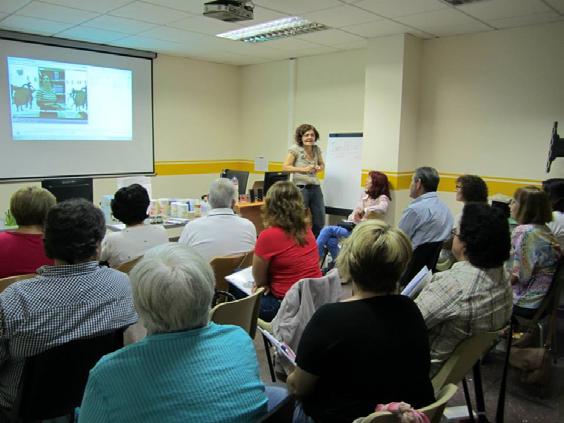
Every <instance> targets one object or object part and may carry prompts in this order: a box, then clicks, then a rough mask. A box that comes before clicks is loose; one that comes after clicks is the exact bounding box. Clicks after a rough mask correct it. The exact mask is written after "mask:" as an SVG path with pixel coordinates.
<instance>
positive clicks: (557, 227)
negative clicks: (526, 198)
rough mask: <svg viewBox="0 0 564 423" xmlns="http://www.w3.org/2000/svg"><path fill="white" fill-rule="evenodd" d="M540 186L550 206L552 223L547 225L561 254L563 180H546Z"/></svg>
mask: <svg viewBox="0 0 564 423" xmlns="http://www.w3.org/2000/svg"><path fill="white" fill-rule="evenodd" d="M542 186H543V189H544V191H545V192H546V193H547V194H548V196H549V197H550V203H551V204H552V221H551V222H548V223H547V225H548V227H549V228H550V230H551V231H552V233H553V234H554V236H556V239H557V240H558V243H559V244H560V251H561V252H562V251H564V179H562V178H555V179H548V180H546V181H544V182H543V183H542Z"/></svg>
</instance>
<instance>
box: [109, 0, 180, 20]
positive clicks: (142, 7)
mask: <svg viewBox="0 0 564 423" xmlns="http://www.w3.org/2000/svg"><path fill="white" fill-rule="evenodd" d="M109 14H110V15H113V16H121V17H123V18H131V19H136V20H139V21H145V22H151V23H156V24H161V25H164V24H168V23H171V22H175V21H179V20H181V19H186V18H187V17H189V16H190V15H189V14H188V13H185V12H181V11H178V10H173V9H169V8H168V7H160V6H155V5H154V4H149V3H143V2H140V1H137V2H135V3H131V4H128V5H127V6H123V7H120V8H119V9H115V10H112V11H111V12H110V13H109Z"/></svg>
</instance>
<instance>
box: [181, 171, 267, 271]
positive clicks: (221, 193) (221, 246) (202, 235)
mask: <svg viewBox="0 0 564 423" xmlns="http://www.w3.org/2000/svg"><path fill="white" fill-rule="evenodd" d="M234 198H235V186H234V185H233V183H232V182H231V181H230V180H229V179H227V178H218V179H216V180H215V181H213V182H212V184H211V185H210V193H209V205H210V207H211V210H210V211H209V212H208V215H207V216H205V217H202V218H200V219H195V220H193V221H191V222H188V224H187V225H186V227H185V228H184V230H183V231H182V235H181V236H180V239H179V240H178V242H180V243H181V244H186V245H188V246H189V247H192V248H194V249H195V250H196V251H197V252H198V253H200V254H201V255H202V256H203V257H204V258H205V259H206V260H207V261H211V260H212V259H213V258H214V257H221V256H229V255H233V254H238V253H246V252H248V251H252V250H253V249H254V248H255V242H256V240H257V230H256V228H255V225H253V222H251V221H250V220H249V219H245V218H243V217H240V216H237V215H236V214H235V212H234V211H233V206H234V205H235V199H234Z"/></svg>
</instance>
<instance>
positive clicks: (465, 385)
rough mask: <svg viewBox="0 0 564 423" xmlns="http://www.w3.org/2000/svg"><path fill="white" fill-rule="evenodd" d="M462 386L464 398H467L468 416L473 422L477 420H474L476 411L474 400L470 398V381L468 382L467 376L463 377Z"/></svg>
mask: <svg viewBox="0 0 564 423" xmlns="http://www.w3.org/2000/svg"><path fill="white" fill-rule="evenodd" d="M462 388H463V389H464V399H465V400H466V407H468V418H469V419H470V421H471V422H475V420H474V412H473V411H472V400H471V399H470V392H469V391H468V383H467V382H466V378H465V377H463V378H462Z"/></svg>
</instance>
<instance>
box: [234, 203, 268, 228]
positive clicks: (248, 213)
mask: <svg viewBox="0 0 564 423" xmlns="http://www.w3.org/2000/svg"><path fill="white" fill-rule="evenodd" d="M263 204H264V201H255V202H254V203H243V202H240V203H237V204H236V205H235V212H236V213H239V216H241V217H244V218H245V219H249V220H250V221H251V222H253V224H254V225H255V228H256V229H257V236H258V234H260V233H261V232H262V230H263V229H264V225H263V224H262V217H261V215H260V211H261V207H262V205H263Z"/></svg>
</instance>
